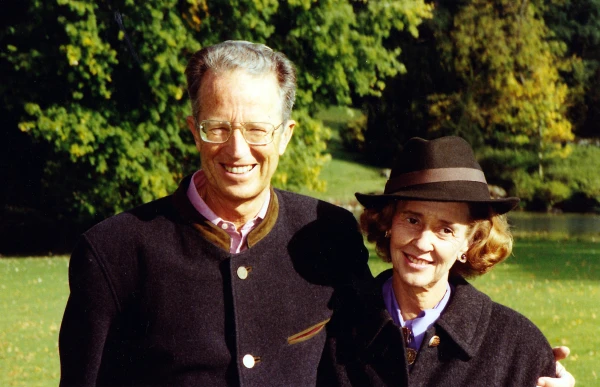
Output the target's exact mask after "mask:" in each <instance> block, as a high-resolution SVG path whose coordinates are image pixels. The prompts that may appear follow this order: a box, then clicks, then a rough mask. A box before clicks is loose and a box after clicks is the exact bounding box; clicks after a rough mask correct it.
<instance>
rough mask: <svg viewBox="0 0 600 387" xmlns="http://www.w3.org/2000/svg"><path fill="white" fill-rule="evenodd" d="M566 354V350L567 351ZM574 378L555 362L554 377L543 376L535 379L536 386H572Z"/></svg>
mask: <svg viewBox="0 0 600 387" xmlns="http://www.w3.org/2000/svg"><path fill="white" fill-rule="evenodd" d="M567 354H568V352H567ZM574 386H575V378H574V377H573V375H571V373H570V372H569V371H567V369H566V368H565V367H564V366H563V365H562V364H560V363H559V362H556V378H549V377H543V378H539V379H538V381H537V387H574Z"/></svg>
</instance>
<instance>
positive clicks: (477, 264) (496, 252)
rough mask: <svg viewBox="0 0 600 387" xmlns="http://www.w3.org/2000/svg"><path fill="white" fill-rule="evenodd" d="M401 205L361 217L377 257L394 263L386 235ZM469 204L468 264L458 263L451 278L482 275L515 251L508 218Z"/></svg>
mask: <svg viewBox="0 0 600 387" xmlns="http://www.w3.org/2000/svg"><path fill="white" fill-rule="evenodd" d="M400 202H401V201H400V200H392V201H390V202H389V203H388V204H387V205H386V206H384V207H382V208H365V210H364V211H363V213H362V214H361V215H360V227H361V229H362V231H363V233H364V234H365V235H366V237H367V240H368V241H369V242H372V243H375V250H376V251H377V254H378V255H379V256H380V257H381V258H382V259H383V260H384V261H386V262H391V256H390V238H389V237H388V236H386V232H387V231H388V230H390V229H391V228H392V220H393V218H394V215H395V214H396V208H397V206H398V203H400ZM467 204H468V205H469V212H470V217H471V220H472V221H471V223H470V224H469V230H468V232H467V239H468V240H469V250H468V251H467V252H466V253H465V255H466V256H467V261H466V262H464V263H463V262H460V261H456V262H455V263H454V265H453V266H452V268H451V269H450V275H451V276H454V275H460V276H463V277H475V276H478V275H482V274H484V273H487V272H488V271H489V270H490V269H491V268H492V267H494V266H495V265H496V264H498V263H500V262H502V261H503V260H505V259H506V258H507V257H508V256H509V255H510V254H511V252H512V245H513V238H512V235H511V233H510V228H509V225H508V221H507V219H506V215H498V214H496V213H494V212H493V211H492V210H491V209H490V208H489V206H487V205H484V204H472V203H467Z"/></svg>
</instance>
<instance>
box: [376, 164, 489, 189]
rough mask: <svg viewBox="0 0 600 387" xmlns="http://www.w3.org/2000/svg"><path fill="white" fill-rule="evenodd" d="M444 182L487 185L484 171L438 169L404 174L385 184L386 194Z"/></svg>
mask: <svg viewBox="0 0 600 387" xmlns="http://www.w3.org/2000/svg"><path fill="white" fill-rule="evenodd" d="M443 181H474V182H477V183H484V184H487V181H486V180H485V175H484V174H483V171H481V170H479V169H475V168H436V169H424V170H421V171H415V172H408V173H403V174H401V175H398V176H395V177H393V178H391V179H389V180H388V181H387V183H386V184H385V193H386V194H388V193H393V192H396V191H398V190H400V189H402V188H405V187H410V186H413V185H419V184H428V183H439V182H443Z"/></svg>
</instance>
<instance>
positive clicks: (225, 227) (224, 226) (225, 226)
mask: <svg viewBox="0 0 600 387" xmlns="http://www.w3.org/2000/svg"><path fill="white" fill-rule="evenodd" d="M227 227H229V226H227V223H223V224H221V228H222V229H223V230H227Z"/></svg>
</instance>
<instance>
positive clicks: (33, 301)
mask: <svg viewBox="0 0 600 387" xmlns="http://www.w3.org/2000/svg"><path fill="white" fill-rule="evenodd" d="M370 252H371V259H370V262H369V265H370V267H371V270H372V271H373V274H375V275H376V274H378V273H379V272H381V271H383V270H385V269H387V268H388V267H389V264H386V263H383V262H381V260H379V258H377V257H376V256H375V253H374V252H373V250H372V248H371V250H370ZM67 263H68V259H67V258H66V257H50V258H3V259H0V273H1V278H2V284H1V285H0V365H1V366H0V367H1V369H2V372H0V385H2V386H55V385H57V383H58V378H59V374H60V371H59V360H58V348H57V340H58V330H59V327H60V321H61V318H62V313H63V310H64V306H65V303H66V300H67V296H68V284H67ZM473 283H474V285H475V286H476V287H477V288H479V289H481V290H482V291H484V292H485V293H487V294H488V295H490V297H492V299H494V300H495V301H498V302H500V303H502V304H505V305H507V306H510V307H512V308H513V309H516V310H518V311H519V312H521V313H523V314H524V315H526V316H527V317H529V318H530V319H531V320H532V321H533V322H534V323H535V324H536V325H537V326H538V327H539V328H540V329H541V330H542V332H544V334H545V335H546V337H547V338H548V340H549V341H550V343H551V344H552V345H567V346H569V347H570V348H571V351H572V352H571V356H570V357H569V359H567V360H566V361H565V362H564V363H565V365H566V366H567V368H568V370H569V371H570V372H571V373H572V374H574V375H575V377H576V379H577V386H595V385H598V383H599V380H598V377H599V376H600V375H598V373H597V372H598V371H597V370H596V367H597V364H598V363H599V360H600V353H599V350H598V348H600V336H598V334H597V330H598V325H599V322H600V321H599V318H600V311H599V309H598V301H599V300H600V244H598V243H594V242H585V241H564V240H563V241H560V240H556V241H552V240H518V241H517V242H516V246H515V250H514V257H511V258H510V259H509V260H508V261H506V262H505V263H503V264H500V265H499V266H498V267H496V268H495V269H494V270H493V271H492V272H491V273H489V274H486V275H485V276H483V277H480V278H478V279H476V280H474V281H473Z"/></svg>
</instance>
